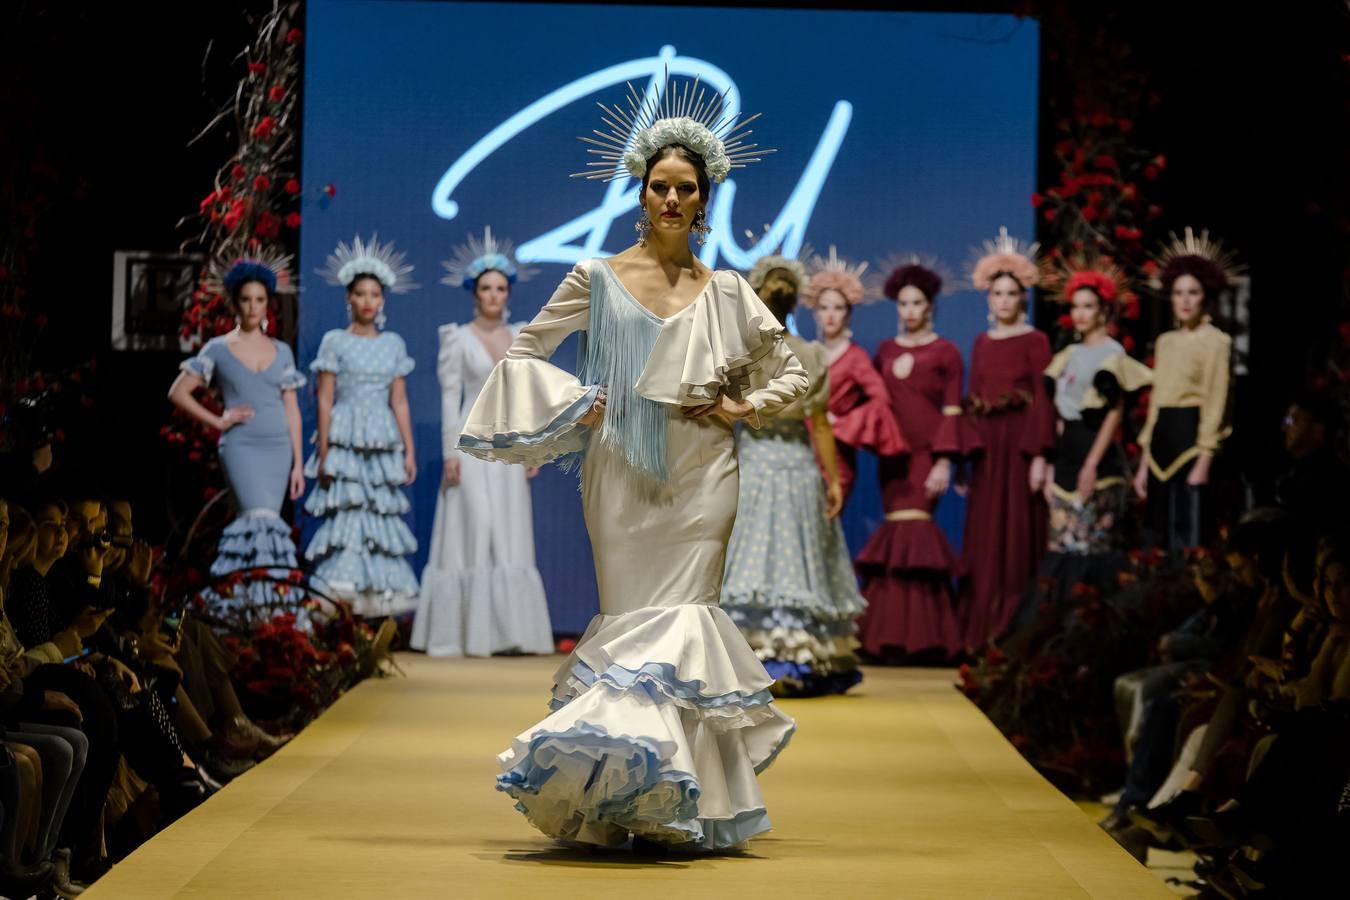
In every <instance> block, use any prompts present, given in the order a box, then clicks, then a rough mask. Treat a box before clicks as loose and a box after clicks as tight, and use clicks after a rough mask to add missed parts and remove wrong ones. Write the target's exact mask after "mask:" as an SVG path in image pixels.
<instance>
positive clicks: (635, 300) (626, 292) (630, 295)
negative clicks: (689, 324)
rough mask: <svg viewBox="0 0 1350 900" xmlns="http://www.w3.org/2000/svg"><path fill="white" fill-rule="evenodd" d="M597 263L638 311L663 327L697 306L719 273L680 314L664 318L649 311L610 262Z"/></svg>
mask: <svg viewBox="0 0 1350 900" xmlns="http://www.w3.org/2000/svg"><path fill="white" fill-rule="evenodd" d="M596 261H597V262H598V263H600V265H602V266H604V267H605V271H606V272H608V273H609V277H610V278H613V279H614V283H615V284H617V285H618V286H619V290H621V291H623V294H624V296H625V297H627V298H628V299H629V301H631V302H632V303H633V305H635V306H636V307H637V308H638V309H640V310H642V311H643V312H645V313H646V314H647V315H649V316H651V317H652V319H653V320H654V321H657V322H660V323H661V324H663V325H664V324H665V323H666V322H669V321H670V320H671V319H674V318H675V317H677V316H679V315H681V314H683V313H684V311H685V310H686V309H689V308H690V307H692V306H695V305H697V304H698V301H700V300H702V299H703V295H704V294H706V293H707V292H708V288H709V287H711V286H712V283H713V279H714V278H716V277H717V272H716V271H714V272H713V273H712V274H711V275H709V276H708V280H707V281H705V282H704V283H703V287H701V288H699V292H698V293H697V294H695V295H694V299H693V300H690V301H689V302H688V303H687V304H685V305H684V306H683V307H681V308H680V309H679V311H678V312H673V313H671V314H670V315H668V316H666V317H664V318H662V317H661V316H658V315H657V314H656V313H654V312H652V311H651V310H650V309H648V308H647V306H646V304H644V303H643V302H642V301H641V300H639V299H638V298H637V296H636V295H635V294H634V293H633V292H632V291H630V290H629V289H628V285H626V284H624V283H623V279H622V278H620V277H619V273H618V272H615V271H614V267H613V266H611V265H610V264H609V263H608V262H606V261H605V260H603V259H601V260H596Z"/></svg>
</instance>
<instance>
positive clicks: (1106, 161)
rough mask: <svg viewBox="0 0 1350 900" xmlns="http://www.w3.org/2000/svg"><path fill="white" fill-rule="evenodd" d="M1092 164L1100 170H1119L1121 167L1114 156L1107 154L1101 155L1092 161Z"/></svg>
mask: <svg viewBox="0 0 1350 900" xmlns="http://www.w3.org/2000/svg"><path fill="white" fill-rule="evenodd" d="M1092 164H1093V165H1094V166H1096V167H1097V168H1098V169H1115V168H1119V166H1120V164H1119V163H1118V162H1116V158H1115V157H1114V156H1108V155H1107V154H1105V153H1103V154H1101V155H1100V156H1098V157H1097V158H1096V159H1094V160H1093V161H1092Z"/></svg>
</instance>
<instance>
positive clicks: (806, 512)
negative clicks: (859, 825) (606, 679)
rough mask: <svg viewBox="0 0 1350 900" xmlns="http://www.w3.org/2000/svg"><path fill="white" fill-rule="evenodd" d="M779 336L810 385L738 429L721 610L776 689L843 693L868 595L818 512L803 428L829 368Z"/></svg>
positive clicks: (811, 452) (816, 480) (818, 350)
mask: <svg viewBox="0 0 1350 900" xmlns="http://www.w3.org/2000/svg"><path fill="white" fill-rule="evenodd" d="M785 340H786V341H787V344H788V346H789V347H790V348H791V349H792V351H793V352H794V353H795V354H796V355H797V358H798V359H799V360H800V361H801V362H802V365H803V366H804V367H805V368H806V374H807V377H808V379H809V380H810V382H811V387H810V389H809V390H808V391H807V394H806V396H805V397H803V398H802V399H800V400H798V401H797V402H795V403H793V404H792V405H791V406H789V407H787V408H786V409H784V410H783V411H782V412H780V413H779V414H778V415H777V416H776V417H775V418H774V419H773V420H772V421H771V422H767V423H765V425H764V427H763V428H761V429H759V430H755V429H752V428H743V429H741V431H740V433H739V434H738V435H737V441H736V447H737V453H738V455H739V457H740V463H741V496H740V504H739V506H738V508H737V510H736V527H735V528H734V529H733V530H732V532H731V543H730V545H729V547H728V549H727V573H726V578H725V580H724V581H723V583H722V608H723V609H725V610H726V611H727V613H728V614H729V615H730V616H731V619H732V621H733V622H735V623H736V624H737V626H739V627H740V629H741V633H742V634H744V635H745V638H746V640H747V641H749V642H750V646H751V648H752V649H754V651H755V654H756V655H757V656H758V657H759V659H760V661H761V662H763V663H764V667H765V668H766V669H768V671H769V674H770V675H772V676H773V677H774V678H775V679H776V682H775V685H774V693H775V694H778V695H794V694H796V695H817V694H832V693H843V692H844V691H846V690H848V689H849V688H850V687H852V686H853V685H855V684H857V683H858V682H859V681H861V680H862V673H861V672H859V671H858V660H857V656H856V655H855V653H854V651H855V650H856V649H857V646H858V640H857V638H856V637H855V636H854V635H855V634H856V633H857V630H858V627H857V624H856V622H855V620H856V619H857V617H858V616H859V615H860V614H861V613H862V611H863V609H864V608H865V607H866V603H864V602H863V598H862V596H861V595H860V594H859V593H858V583H857V576H856V575H855V574H854V573H853V562H852V560H850V559H849V554H848V545H847V544H846V543H845V542H844V529H843V527H842V526H841V525H840V524H839V520H838V519H837V518H836V519H832V520H831V519H826V518H825V483H824V481H823V480H822V479H821V477H820V470H819V469H818V468H817V466H816V454H815V448H814V445H813V444H812V442H811V435H810V433H809V432H808V431H807V428H806V419H808V418H809V417H811V416H813V415H815V414H817V413H819V412H820V411H821V410H823V409H824V408H825V406H826V404H827V403H828V401H829V398H830V396H831V393H832V392H831V385H830V373H831V371H832V370H830V369H829V368H827V364H826V361H825V350H824V348H823V347H822V346H821V345H819V344H811V343H807V342H806V341H804V340H802V339H801V338H799V337H797V336H795V335H788V336H787V337H786V339H785ZM887 415H889V411H888V412H887ZM892 427H894V425H892ZM897 433H898V430H897Z"/></svg>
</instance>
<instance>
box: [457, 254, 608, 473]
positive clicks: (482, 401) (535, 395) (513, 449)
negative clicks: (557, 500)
mask: <svg viewBox="0 0 1350 900" xmlns="http://www.w3.org/2000/svg"><path fill="white" fill-rule="evenodd" d="M590 308H591V303H590V269H589V264H588V263H578V264H577V265H576V266H575V267H574V268H573V269H572V271H571V272H569V273H568V274H567V277H566V278H564V279H563V280H562V283H561V284H559V285H558V289H557V290H556V291H554V292H553V296H552V297H551V298H549V301H548V303H547V304H545V306H544V308H543V309H541V310H540V311H539V314H538V315H536V316H535V317H534V320H533V321H531V322H530V324H528V325H526V326H525V327H524V328H522V329H521V331H520V334H519V336H517V337H516V339H515V341H513V342H512V344H511V349H510V350H508V351H507V352H506V356H505V358H503V359H502V361H501V362H499V363H497V365H496V367H495V368H493V370H492V374H491V375H489V376H488V379H487V382H486V383H485V384H484V385H483V390H482V392H481V393H479V395H478V399H477V400H475V401H474V404H473V408H472V409H471V410H469V415H468V417H467V418H466V419H465V421H464V426H463V429H462V431H461V433H460V435H459V449H460V450H462V451H464V452H465V453H468V454H469V455H471V456H476V457H478V458H479V459H487V460H494V461H496V462H507V463H517V464H519V465H526V466H540V465H543V464H544V463H547V462H551V461H552V460H555V459H558V458H559V457H562V456H566V455H568V454H570V453H575V452H578V451H580V450H582V449H584V448H585V446H586V442H587V439H588V435H589V431H590V429H589V428H587V427H585V426H583V425H581V424H580V421H579V420H580V419H581V417H582V416H584V415H585V414H586V413H587V412H588V411H589V410H590V408H591V406H592V405H593V404H594V403H595V398H596V395H597V394H598V392H599V390H600V386H599V385H590V386H588V385H584V384H582V383H581V380H580V379H578V378H577V377H576V376H575V375H572V374H571V373H569V372H566V371H564V370H562V369H560V368H558V367H557V366H555V365H553V364H552V363H550V362H549V361H548V360H549V357H551V356H552V355H553V351H554V350H556V349H557V348H558V345H559V344H561V343H562V342H563V340H564V339H565V338H566V337H567V336H568V335H570V334H571V333H572V332H574V331H585V330H586V329H587V326H588V325H589V323H590Z"/></svg>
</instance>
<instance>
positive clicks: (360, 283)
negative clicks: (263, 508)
mask: <svg viewBox="0 0 1350 900" xmlns="http://www.w3.org/2000/svg"><path fill="white" fill-rule="evenodd" d="M403 258H404V255H403V254H402V253H399V252H396V251H395V250H394V247H393V245H392V244H388V243H384V244H382V243H380V241H379V240H378V239H377V238H372V239H371V240H370V241H369V242H366V241H363V240H362V239H361V238H360V237H357V238H356V239H355V240H353V241H352V243H351V244H350V245H348V244H345V243H339V244H338V246H337V249H336V250H335V251H334V252H333V253H332V254H330V255H329V257H328V264H327V265H326V266H325V267H324V268H323V269H322V270H320V272H321V274H323V275H324V277H325V278H326V279H327V280H328V282H329V283H330V284H333V285H337V286H339V287H342V288H343V289H345V291H346V293H347V309H348V313H349V316H350V318H351V324H350V325H348V326H347V327H346V328H336V329H334V330H332V331H330V332H328V333H327V334H325V335H324V336H323V341H322V342H321V343H320V344H319V352H318V356H317V357H316V358H315V360H314V361H313V362H312V363H310V366H309V368H310V371H312V372H313V373H314V374H315V376H316V377H317V378H318V381H319V424H318V429H317V431H316V433H315V436H314V442H315V450H314V454H313V455H312V456H311V457H310V458H309V460H308V462H307V463H306V465H305V474H306V475H307V476H309V477H310V478H315V479H318V483H317V484H316V485H315V486H314V489H313V490H312V491H310V494H309V498H308V499H307V500H306V501H305V511H306V512H308V513H309V514H310V515H312V516H318V517H320V518H322V519H323V523H322V524H321V525H320V526H319V530H318V531H316V532H315V533H314V537H313V538H312V539H311V540H310V542H309V547H308V549H307V550H306V551H305V552H306V555H307V556H308V557H309V560H310V562H311V563H313V564H314V572H315V574H316V575H317V576H319V577H320V578H321V579H323V581H324V582H325V583H326V584H327V585H328V586H329V587H330V588H331V590H332V591H333V593H334V594H335V595H336V596H338V597H340V598H342V599H344V600H346V601H348V602H349V603H351V604H352V608H353V610H354V611H355V612H356V613H357V614H358V615H362V616H368V617H374V616H384V615H391V614H397V613H403V612H407V611H409V610H411V609H413V608H414V607H415V606H416V605H417V596H418V587H417V576H415V575H414V574H413V570H412V567H411V566H410V565H408V560H407V559H406V557H407V555H408V554H410V553H412V552H413V551H414V550H416V549H417V540H416V539H415V538H414V537H413V535H412V532H411V531H410V530H409V529H408V526H407V524H406V523H405V522H404V521H403V518H402V516H403V514H404V513H406V512H407V511H408V508H409V504H408V498H407V496H405V495H404V493H403V487H404V486H406V485H410V484H412V483H413V481H414V479H416V478H417V463H416V462H415V456H414V453H413V442H412V418H411V416H410V415H409V412H408V392H407V385H406V384H405V382H404V379H405V378H406V377H407V375H408V373H409V372H411V371H412V370H413V360H412V357H410V356H408V350H407V347H406V346H405V344H404V343H403V338H401V337H399V336H398V335H397V334H395V333H394V332H392V331H385V330H384V322H385V312H384V303H385V295H386V294H402V293H404V292H406V291H409V290H411V289H412V288H414V287H416V285H415V284H413V283H412V282H411V280H410V276H411V275H412V266H410V265H406V264H405V263H404V261H403Z"/></svg>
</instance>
